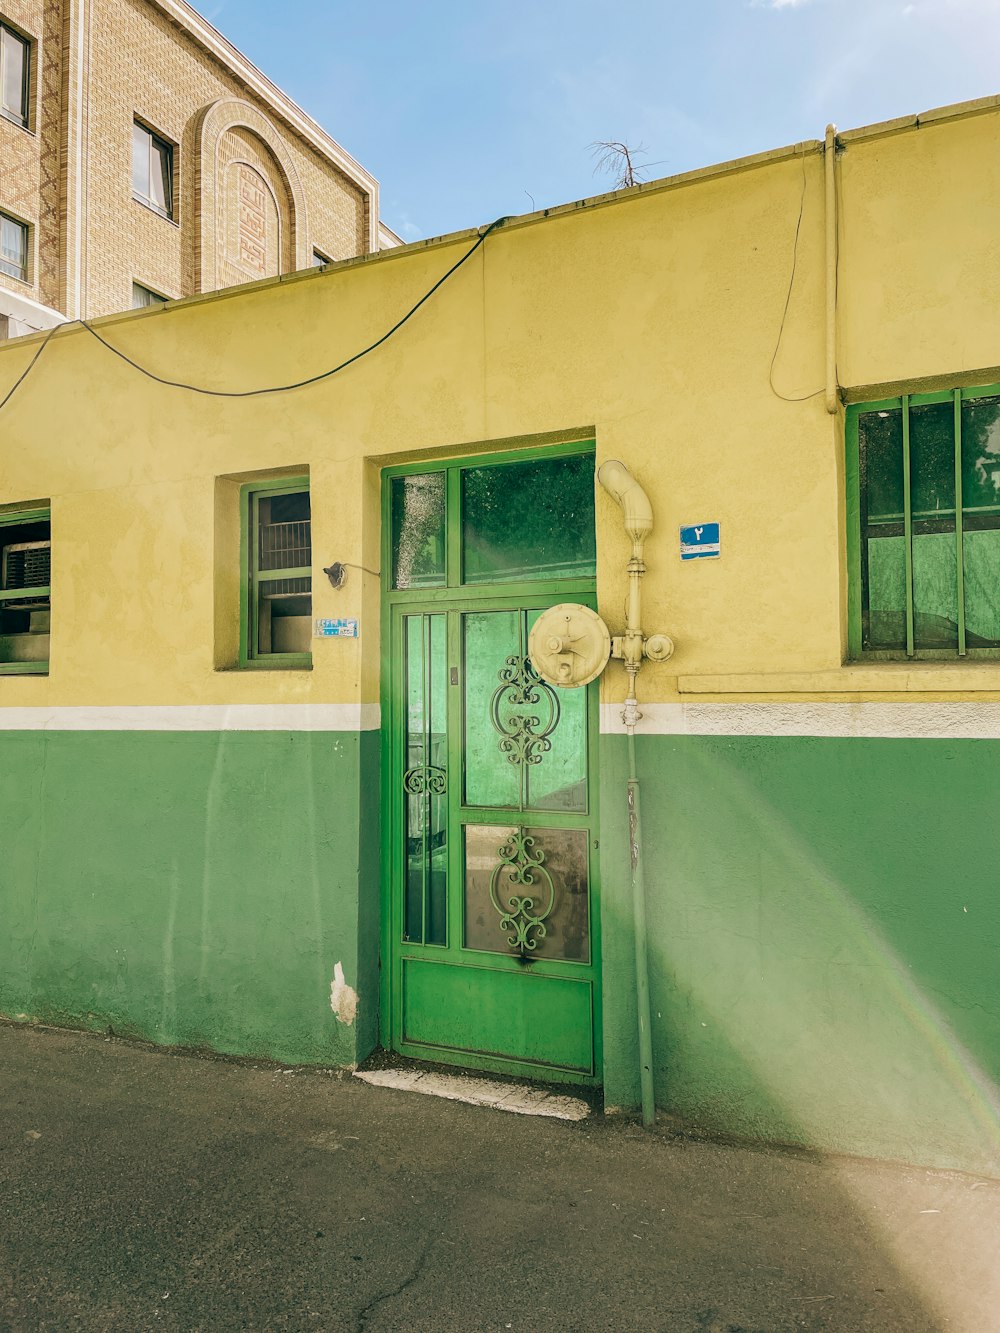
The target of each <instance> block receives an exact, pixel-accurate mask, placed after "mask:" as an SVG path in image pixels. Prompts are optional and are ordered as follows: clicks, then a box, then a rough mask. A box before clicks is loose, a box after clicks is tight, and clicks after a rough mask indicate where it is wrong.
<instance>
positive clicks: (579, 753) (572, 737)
mask: <svg viewBox="0 0 1000 1333" xmlns="http://www.w3.org/2000/svg"><path fill="white" fill-rule="evenodd" d="M541 614H542V613H541V612H540V611H530V612H529V613H528V617H527V619H528V629H529V630H530V628H531V626H532V625H534V623H535V621H536V620H537V619H538V617H539V616H540V615H541ZM525 642H527V639H525ZM558 703H559V722H558V725H557V726H556V727H555V729H554V731H552V732H551V734H550V735H549V737H548V740H549V744H550V746H551V748H550V749H549V750H547V751H546V752H545V753H544V754H543V755H541V756H540V759H539V762H538V763H537V764H531V765H529V767H528V770H527V787H528V800H527V808H528V809H529V810H565V811H573V812H576V813H581V814H582V813H585V812H586V809H587V691H586V690H585V689H580V690H559V691H558Z"/></svg>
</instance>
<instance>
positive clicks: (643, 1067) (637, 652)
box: [597, 460, 674, 1129]
mask: <svg viewBox="0 0 1000 1333" xmlns="http://www.w3.org/2000/svg"><path fill="white" fill-rule="evenodd" d="M597 479H598V481H599V482H600V484H601V485H602V486H603V487H604V489H605V490H606V491H607V492H608V494H609V495H610V496H611V498H612V499H613V500H614V501H615V503H616V504H618V505H620V506H621V508H622V512H623V514H624V516H625V531H626V532H627V533H628V536H629V538H630V540H631V542H632V555H631V558H630V560H629V562H628V602H627V604H626V610H625V633H624V634H622V635H618V636H616V637H615V638H613V639H612V648H611V654H612V656H613V657H615V658H617V659H618V660H620V661H622V662H624V664H625V671H626V673H627V676H628V695H627V697H626V699H625V708H624V711H623V713H622V722H623V723H624V725H625V732H626V734H627V736H628V783H627V787H626V800H627V802H628V841H629V865H630V870H631V880H632V917H633V933H634V936H635V998H636V1011H637V1018H638V1029H639V1087H640V1093H641V1099H642V1123H643V1125H644V1126H645V1127H646V1128H647V1129H650V1128H652V1126H653V1125H654V1124H655V1123H656V1102H655V1097H654V1088H653V1032H652V1011H651V1006H650V1003H649V957H648V951H647V936H646V883H645V878H644V875H643V866H642V807H641V803H640V793H639V777H638V769H637V767H636V757H635V728H636V725H637V723H638V722H639V721H640V720H641V718H642V714H641V713H640V712H639V702H638V699H637V697H636V677H637V676H638V674H639V669H640V667H641V666H642V663H643V660H644V659H647V658H648V659H649V660H650V661H653V662H663V661H666V659H667V658H668V657H669V656H670V655H671V653H672V652H673V650H674V646H673V643H672V642H671V640H670V639H669V638H668V637H667V636H666V635H664V634H654V635H651V636H650V637H649V638H647V637H646V636H645V634H644V633H643V630H642V577H643V575H644V574H645V572H646V565H645V561H644V559H643V551H644V544H645V541H646V538H647V537H648V536H649V534H650V533H651V532H652V530H653V510H652V506H651V505H650V503H649V498H648V497H647V495H646V493H645V491H644V490H643V489H642V487H641V486H640V485H639V483H638V482H637V481H636V480H635V478H634V477H633V476H632V474H631V473H630V472H629V470H628V468H627V467H625V465H624V464H623V463H619V462H618V461H617V460H609V461H608V462H607V463H603V464H602V465H601V467H600V468H599V469H598V472H597Z"/></svg>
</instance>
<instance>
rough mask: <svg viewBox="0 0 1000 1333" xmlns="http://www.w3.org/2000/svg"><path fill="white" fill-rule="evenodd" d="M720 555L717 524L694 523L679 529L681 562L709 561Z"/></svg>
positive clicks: (720, 543)
mask: <svg viewBox="0 0 1000 1333" xmlns="http://www.w3.org/2000/svg"><path fill="white" fill-rule="evenodd" d="M721 554H722V542H721V540H720V536H719V524H718V523H694V524H692V525H691V526H690V527H686V528H681V559H682V560H709V559H711V558H712V557H713V556H716V557H717V556H719V555H721Z"/></svg>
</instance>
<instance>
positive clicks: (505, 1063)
mask: <svg viewBox="0 0 1000 1333" xmlns="http://www.w3.org/2000/svg"><path fill="white" fill-rule="evenodd" d="M579 450H580V446H579V445H578V446H576V447H575V452H574V453H569V454H567V451H566V450H565V449H562V450H557V451H551V452H550V453H547V454H546V455H544V456H542V457H541V458H532V459H525V458H524V456H522V455H519V456H518V457H517V461H516V462H512V463H510V464H507V465H506V466H505V465H504V463H502V462H500V463H498V462H497V461H496V460H490V461H489V462H488V463H486V462H485V461H484V462H479V461H473V462H463V463H461V464H450V465H443V466H442V467H441V468H440V469H438V470H436V471H435V472H427V471H422V472H421V473H419V474H412V473H410V474H399V473H394V474H392V475H390V477H389V478H388V479H387V493H388V494H387V505H386V509H387V513H386V517H387V520H388V528H389V531H390V533H391V534H392V549H389V550H387V552H386V554H387V556H388V560H387V563H386V565H385V566H384V567H385V568H387V569H388V570H390V571H392V573H391V582H392V583H393V584H394V585H395V586H393V587H391V588H390V589H388V590H387V601H388V604H389V609H388V613H387V624H386V626H385V628H386V631H387V633H386V639H387V643H386V649H387V651H386V654H385V676H386V680H385V682H384V685H385V688H384V694H383V701H384V710H385V711H384V716H385V723H386V729H387V736H386V740H387V745H386V766H385V773H384V776H385V781H386V786H387V792H386V794H387V797H388V800H387V801H386V802H385V814H386V818H387V820H388V829H387V832H388V846H387V848H386V852H387V856H386V858H385V859H386V871H387V873H386V876H385V911H384V918H383V928H384V940H383V973H384V982H385V986H384V994H383V1040H384V1042H385V1044H386V1045H388V1046H390V1047H391V1048H393V1049H395V1050H397V1051H400V1052H402V1053H403V1054H406V1055H411V1056H417V1057H422V1058H425V1059H431V1060H440V1061H447V1062H451V1063H458V1064H463V1065H468V1066H475V1067H480V1068H486V1069H496V1070H503V1071H507V1072H511V1073H521V1074H531V1075H534V1076H535V1077H543V1078H550V1079H554V1080H558V1081H579V1082H597V1081H598V1079H599V1077H600V988H599V975H600V969H599V959H600V954H599V941H600V929H599V912H598V907H599V894H598V883H597V864H598V853H597V833H596V829H597V821H596V810H595V801H594V792H593V789H592V783H591V781H590V770H591V765H592V761H593V756H594V754H595V749H596V742H597V697H596V689H595V687H590V688H589V689H585V690H555V689H553V688H552V687H551V686H549V685H547V684H546V683H545V682H544V681H542V680H541V679H540V678H539V677H538V676H537V675H536V673H535V671H534V670H533V668H532V666H531V662H530V659H529V657H528V635H529V633H530V630H531V627H532V625H533V624H534V621H535V619H536V618H537V616H538V615H539V614H540V612H541V611H542V610H544V609H545V608H547V607H549V606H551V605H553V604H555V603H557V602H561V601H568V600H574V601H584V602H587V603H589V604H592V602H593V568H592V562H593V556H592V548H593V462H592V457H591V456H590V455H589V454H582V455H581V454H580V452H579ZM516 469H520V474H519V473H518V471H517V470H516ZM532 473H533V474H534V476H533V477H532V475H531V474H532ZM482 474H489V475H488V476H483V475H482ZM428 478H432V479H433V480H431V481H428ZM532 482H533V483H534V484H535V485H536V486H538V485H544V484H545V483H548V484H549V485H550V486H551V485H556V486H557V488H558V493H557V495H556V497H555V499H554V501H553V502H554V504H555V506H556V508H557V509H561V510H565V509H566V508H567V506H568V507H569V508H570V510H571V512H570V513H569V514H568V515H567V514H565V513H562V512H560V513H559V514H555V515H553V514H552V513H551V512H549V513H547V514H546V515H545V533H544V537H545V539H544V540H543V541H541V542H539V541H538V540H534V541H533V539H532V532H531V529H530V527H529V530H528V531H527V533H524V532H522V533H521V534H520V536H519V535H518V534H517V532H516V529H515V530H514V531H513V532H512V533H511V535H510V536H506V535H504V534H502V533H501V532H500V529H501V526H502V521H503V514H501V513H495V512H492V511H489V512H486V513H485V514H484V513H483V512H482V511H483V506H482V504H481V503H480V504H479V508H478V509H477V508H476V506H475V501H476V496H477V487H478V489H479V490H481V491H483V493H484V494H486V495H487V496H489V495H492V496H494V497H503V506H504V508H506V510H507V515H508V522H509V523H511V524H516V522H517V518H516V515H517V514H518V509H517V507H516V506H510V504H509V501H510V499H511V495H510V491H511V489H512V488H513V490H514V491H515V492H516V491H517V489H518V487H519V486H520V487H522V488H527V487H528V486H530V485H531V484H532ZM480 483H482V484H481V485H480ZM435 492H436V493H437V501H436V502H433V503H431V504H430V505H429V503H428V502H429V499H430V500H431V501H433V500H434V494H435ZM407 495H409V503H408V505H407ZM551 507H552V506H551V505H550V506H549V509H551ZM429 508H430V509H432V510H434V511H435V512H434V520H433V522H430V521H429V519H428V509H429ZM407 513H409V515H410V517H411V518H413V516H414V515H415V516H417V517H416V518H415V519H413V521H412V522H409V523H408V518H407ZM554 519H561V520H562V526H563V531H564V532H565V540H564V541H560V540H559V539H558V532H559V525H558V524H556V525H555V526H553V520H554ZM567 519H568V520H570V521H567ZM581 523H583V524H585V525H589V534H585V536H589V540H584V541H583V542H582V544H581V543H580V542H579V541H578V540H577V527H578V526H579V524H581ZM414 524H416V530H414ZM456 528H457V529H458V532H457V534H456V532H455V529H456ZM494 528H495V529H496V530H497V531H493V530H492V529H494ZM498 533H500V535H499V536H498ZM535 536H536V537H537V533H536V534H535ZM415 544H416V545H415ZM505 544H506V546H507V548H508V549H507V550H506V552H505V551H504V549H503V548H504V545H505ZM417 548H419V551H420V552H422V554H421V555H420V558H417V559H415V557H414V551H415V549H417ZM470 548H472V549H471V550H470ZM401 552H402V557H401ZM435 552H437V553H435ZM402 558H405V559H406V560H408V561H409V569H408V570H404V571H402V574H401V568H400V566H401V559H402ZM477 561H478V563H477ZM415 567H416V568H418V570H419V569H423V573H418V575H417V577H416V579H414V576H413V571H414V568H415ZM478 572H481V573H482V575H483V577H481V578H479V579H478V580H477V579H476V574H477V573H478ZM470 575H471V577H470ZM428 578H432V579H433V580H435V581H434V582H430V583H428V582H427V579H428ZM414 583H415V584H416V586H414ZM400 584H402V585H404V586H399V585H400ZM546 585H547V586H546Z"/></svg>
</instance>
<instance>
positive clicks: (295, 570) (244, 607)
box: [239, 476, 313, 670]
mask: <svg viewBox="0 0 1000 1333" xmlns="http://www.w3.org/2000/svg"><path fill="white" fill-rule="evenodd" d="M302 492H305V493H306V495H307V496H308V494H309V478H308V476H300V477H288V478H286V479H283V480H281V481H277V482H274V481H272V482H268V483H263V482H254V483H250V484H248V485H246V486H243V487H241V488H240V516H241V524H240V563H241V578H240V662H239V664H240V666H241V667H245V668H248V669H254V668H256V669H265V670H266V669H271V670H274V669H278V670H283V669H284V670H287V669H289V668H292V669H294V668H299V669H305V670H308V669H310V668H311V667H312V652H311V651H310V650H308V649H304V648H301V647H300V648H298V649H295V648H288V647H287V646H286V647H284V648H279V649H275V648H274V647H273V639H272V638H271V634H272V632H273V630H274V627H275V625H276V621H277V620H278V619H282V620H284V619H287V618H288V617H294V619H295V621H296V622H297V623H296V624H295V625H293V626H291V627H290V628H291V629H292V630H293V631H294V635H295V637H296V638H298V639H301V641H302V642H303V643H306V644H308V643H311V638H312V578H313V570H312V519H311V511H309V512H310V517H309V518H307V519H302V518H298V519H295V520H293V521H291V522H287V521H283V522H279V521H275V522H271V521H269V517H270V515H269V510H270V502H271V501H273V500H278V501H281V500H283V499H286V498H287V497H291V496H295V495H298V494H300V493H302ZM279 512H280V511H279ZM278 529H282V530H284V531H281V532H278ZM302 529H304V530H305V531H304V532H303V531H302ZM275 612H280V613H282V614H281V615H280V616H276V615H275ZM290 637H291V636H289V635H286V636H284V642H285V643H286V645H287V643H288V642H289V640H290Z"/></svg>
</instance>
